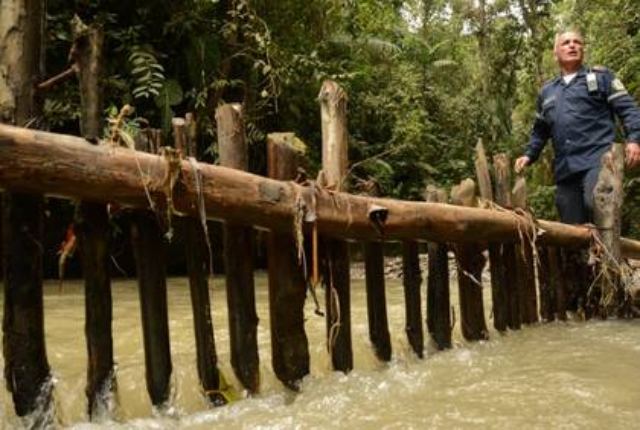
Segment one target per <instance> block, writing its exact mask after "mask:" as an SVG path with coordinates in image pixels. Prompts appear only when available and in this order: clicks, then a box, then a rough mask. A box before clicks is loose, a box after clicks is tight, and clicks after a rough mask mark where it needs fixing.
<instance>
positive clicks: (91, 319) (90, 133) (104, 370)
mask: <svg viewBox="0 0 640 430" xmlns="http://www.w3.org/2000/svg"><path fill="white" fill-rule="evenodd" d="M72 27H73V28H72V30H73V35H74V52H75V62H76V70H77V73H78V80H79V83H80V101H81V109H80V111H81V115H80V132H81V133H82V135H83V137H84V138H85V139H87V141H88V142H92V143H97V142H98V139H99V138H100V135H101V133H102V126H103V124H102V68H103V66H102V47H103V42H104V32H103V30H102V28H101V27H99V26H97V25H92V26H86V25H85V24H84V23H83V22H82V21H81V20H80V18H78V17H76V18H74V20H73V23H72ZM75 226H76V229H77V235H78V249H79V253H80V259H81V261H82V273H83V276H84V289H85V335H86V338H87V358H88V360H87V387H86V390H85V392H86V395H87V412H88V414H89V417H90V418H91V419H96V418H97V419H100V418H102V419H104V418H105V417H108V416H110V415H112V414H113V412H114V408H115V406H116V399H117V397H116V394H115V393H116V387H117V386H116V375H115V368H114V361H113V336H112V332H111V321H112V311H113V310H112V303H111V275H110V273H109V267H110V265H111V261H110V258H109V255H110V246H111V227H110V225H109V216H108V214H107V207H106V205H105V204H103V203H92V202H88V201H83V202H80V204H79V205H78V208H77V211H76V217H75Z"/></svg>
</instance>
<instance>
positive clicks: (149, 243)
mask: <svg viewBox="0 0 640 430" xmlns="http://www.w3.org/2000/svg"><path fill="white" fill-rule="evenodd" d="M139 143H140V144H146V145H147V146H146V147H137V148H136V149H138V150H142V151H149V150H150V148H152V147H153V146H156V147H159V146H161V145H160V144H159V142H154V140H152V139H148V140H141V141H140V142H139ZM164 170H165V176H168V173H169V170H170V168H169V165H168V163H167V162H166V160H165V169H164ZM164 192H166V190H165V191H164ZM164 197H165V198H166V197H167V196H164ZM166 210H167V211H168V210H169V208H166ZM168 216H169V217H170V216H171V214H170V213H168ZM163 218H165V217H164V216H162V215H161V214H160V213H158V212H157V211H152V210H134V211H133V212H132V213H131V243H132V245H133V253H134V257H135V261H136V274H137V277H138V292H139V295H140V310H141V318H142V338H143V342H144V361H145V376H146V382H147V391H148V392H149V396H150V398H151V403H152V404H153V405H154V406H155V407H156V408H159V409H164V408H167V407H169V406H170V405H169V401H170V400H171V399H170V398H169V396H170V393H171V372H172V370H173V366H172V363H171V347H170V343H169V315H168V309H167V275H166V258H167V257H166V255H167V243H166V238H165V236H164V231H163V227H165V228H166V227H167V226H161V224H160V222H163V223H165V222H166V220H165V219H163Z"/></svg>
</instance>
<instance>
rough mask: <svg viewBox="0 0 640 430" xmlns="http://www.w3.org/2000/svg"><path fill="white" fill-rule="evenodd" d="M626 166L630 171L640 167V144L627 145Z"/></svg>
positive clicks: (631, 143)
mask: <svg viewBox="0 0 640 430" xmlns="http://www.w3.org/2000/svg"><path fill="white" fill-rule="evenodd" d="M624 152H625V157H624V158H625V160H624V161H625V164H626V166H627V167H628V168H629V169H632V168H634V167H636V166H640V144H638V143H637V142H628V143H627V144H626V145H625V149H624Z"/></svg>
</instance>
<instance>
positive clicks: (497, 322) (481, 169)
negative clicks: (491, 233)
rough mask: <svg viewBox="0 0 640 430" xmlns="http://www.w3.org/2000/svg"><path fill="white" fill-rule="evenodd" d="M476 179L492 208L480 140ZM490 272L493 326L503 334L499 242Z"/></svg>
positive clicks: (503, 295)
mask: <svg viewBox="0 0 640 430" xmlns="http://www.w3.org/2000/svg"><path fill="white" fill-rule="evenodd" d="M475 167H476V178H477V179H478V188H479V191H480V197H481V198H482V199H483V204H484V205H485V206H490V205H491V202H493V200H494V197H493V187H492V183H491V173H490V171H489V162H488V161H487V155H486V153H485V149H484V145H483V144H482V139H478V143H477V145H476V155H475ZM488 249H489V271H490V273H491V303H492V314H493V326H494V328H495V329H496V330H498V331H500V332H502V331H505V330H506V329H507V314H508V309H507V297H506V292H505V287H504V283H505V281H504V268H503V264H502V261H501V260H502V245H501V244H500V243H498V242H489V244H488Z"/></svg>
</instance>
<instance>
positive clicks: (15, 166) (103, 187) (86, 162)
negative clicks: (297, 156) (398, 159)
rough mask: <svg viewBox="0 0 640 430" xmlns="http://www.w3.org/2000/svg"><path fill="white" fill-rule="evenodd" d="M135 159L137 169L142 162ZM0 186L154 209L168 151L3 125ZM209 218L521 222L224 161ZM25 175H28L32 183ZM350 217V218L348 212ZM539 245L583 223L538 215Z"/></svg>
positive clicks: (410, 229)
mask: <svg viewBox="0 0 640 430" xmlns="http://www.w3.org/2000/svg"><path fill="white" fill-rule="evenodd" d="M138 163H139V166H140V168H138ZM0 164H3V165H11V166H12V167H11V168H10V169H0V187H2V188H3V189H11V190H15V191H28V192H45V193H47V194H50V195H57V196H63V197H70V198H80V199H89V200H95V201H103V202H107V201H109V202H118V203H120V204H123V205H129V206H136V207H143V208H144V207H148V206H149V202H148V200H147V197H146V194H145V185H146V187H147V189H148V190H149V192H150V194H151V197H152V198H153V199H164V194H163V189H164V177H165V175H166V172H167V162H166V160H165V159H164V158H163V157H160V156H157V155H152V154H144V153H141V152H134V151H132V150H129V149H125V148H113V147H110V146H108V145H100V146H92V145H87V144H86V141H85V140H84V139H82V138H78V137H74V136H67V135H61V134H55V133H47V132H43V131H37V130H28V129H23V128H18V127H13V126H9V125H4V124H0ZM198 169H199V170H200V173H201V175H202V182H203V183H202V185H203V195H204V200H205V205H206V211H207V216H208V217H211V218H215V219H233V220H237V221H238V222H242V223H243V224H250V225H255V226H259V227H263V228H268V229H274V230H280V231H290V229H291V228H292V225H293V219H294V216H295V213H296V209H295V208H296V202H298V201H299V200H300V199H302V200H303V201H304V202H310V201H312V200H313V199H314V198H315V201H316V205H315V207H316V215H317V226H318V230H319V232H321V233H323V234H326V235H331V236H335V237H344V238H349V239H371V238H372V237H381V238H382V239H384V240H403V239H409V240H420V239H422V240H432V241H440V242H478V241H514V242H515V241H518V240H519V237H520V236H519V228H520V227H521V226H522V223H521V222H519V221H518V220H517V218H516V217H515V216H514V215H513V214H510V213H503V212H496V211H489V210H486V209H479V208H466V207H460V206H453V205H446V204H436V203H424V202H407V201H400V200H394V199H386V198H374V197H364V196H354V195H349V194H346V193H341V192H333V191H329V190H326V189H319V188H313V187H305V186H301V185H296V184H293V183H291V182H283V181H276V180H273V179H268V178H264V177H261V176H258V175H253V174H250V173H246V172H240V171H236V170H233V169H228V168H224V167H217V166H211V165H207V164H203V163H199V164H198ZM26 178H28V179H26ZM197 195H198V193H197V192H196V186H195V178H194V175H193V171H192V167H191V165H190V164H189V162H188V161H186V160H185V161H182V162H181V165H180V177H179V179H178V183H177V184H176V187H175V188H174V194H173V202H174V207H175V209H176V210H177V211H178V212H180V213H184V214H188V215H191V216H198V206H197ZM371 205H376V206H382V207H385V208H387V209H388V216H387V219H386V221H385V223H384V226H383V227H384V228H383V230H382V234H381V233H380V230H379V228H378V227H377V226H375V225H373V224H372V223H371V221H370V220H369V217H368V213H369V209H370V207H371ZM345 215H346V216H345ZM538 227H539V228H540V229H541V230H542V231H543V232H541V233H542V234H541V235H540V236H539V240H538V242H539V243H540V244H545V243H546V244H554V245H558V246H570V247H586V246H588V245H589V243H590V241H591V232H590V231H589V229H588V228H586V227H580V226H575V225H567V224H562V223H559V222H553V221H545V220H538ZM621 249H622V254H623V255H624V256H625V257H630V258H640V242H638V241H635V240H629V239H624V238H622V239H621Z"/></svg>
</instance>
